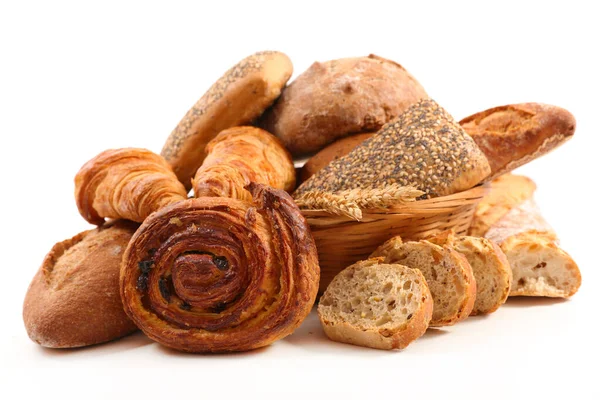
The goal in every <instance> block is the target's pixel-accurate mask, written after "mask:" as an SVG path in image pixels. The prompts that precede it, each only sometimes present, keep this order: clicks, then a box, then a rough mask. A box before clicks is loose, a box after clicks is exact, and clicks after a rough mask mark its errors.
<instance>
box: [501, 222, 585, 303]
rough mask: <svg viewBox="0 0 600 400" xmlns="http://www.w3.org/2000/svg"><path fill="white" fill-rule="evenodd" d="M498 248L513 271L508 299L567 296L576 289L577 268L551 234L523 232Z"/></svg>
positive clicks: (578, 279) (578, 283)
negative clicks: (509, 297) (513, 297)
mask: <svg viewBox="0 0 600 400" xmlns="http://www.w3.org/2000/svg"><path fill="white" fill-rule="evenodd" d="M500 247H501V249H502V251H503V252H504V253H505V254H506V257H507V258H508V262H509V263H510V265H511V267H512V271H513V284H512V287H511V290H510V296H544V297H570V296H572V295H574V294H575V293H576V292H577V290H579V286H581V273H580V272H579V267H578V266H577V264H576V263H575V261H574V260H573V259H572V258H571V256H570V255H569V254H567V253H566V252H565V251H564V250H562V249H561V248H559V247H558V246H557V244H556V242H555V240H554V238H553V237H552V236H551V235H546V234H544V232H536V231H529V232H523V233H520V234H517V235H515V236H511V237H509V238H508V239H506V240H505V241H504V242H502V244H501V245H500Z"/></svg>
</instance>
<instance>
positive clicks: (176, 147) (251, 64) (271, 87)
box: [161, 51, 292, 190]
mask: <svg viewBox="0 0 600 400" xmlns="http://www.w3.org/2000/svg"><path fill="white" fill-rule="evenodd" d="M291 75H292V62H291V61H290V59H289V58H288V57H287V56H286V55H285V54H283V53H280V52H277V51H262V52H258V53H255V54H252V55H251V56H249V57H246V58H244V59H243V60H242V61H240V62H239V63H237V64H236V65H234V66H233V67H232V68H231V69H230V70H228V71H227V72H225V74H224V75H223V76H222V77H221V78H219V80H218V81H216V82H215V83H214V84H213V85H212V86H211V87H210V89H208V91H207V92H206V93H205V94H204V95H203V96H202V97H201V98H200V100H198V101H197V102H196V104H194V106H193V107H192V108H191V109H190V110H189V111H188V112H187V113H186V114H185V116H184V117H183V119H182V120H181V122H179V124H178V125H177V126H176V127H175V129H174V130H173V132H172V133H171V135H170V136H169V138H168V139H167V141H166V143H165V145H164V147H163V149H162V152H161V155H162V156H163V157H164V158H165V159H166V160H167V161H168V162H169V163H170V164H171V166H172V167H173V170H174V171H175V174H176V175H177V177H178V178H179V180H180V181H181V183H183V184H184V185H185V187H186V189H188V190H189V189H190V188H191V187H192V182H191V179H192V177H193V176H194V174H195V173H196V170H197V169H198V167H200V165H201V164H202V161H203V160H204V158H205V157H206V154H205V151H204V149H205V147H206V144H207V143H208V142H210V141H211V140H212V139H213V138H214V137H215V136H217V134H218V133H219V132H221V131H222V130H224V129H227V128H231V127H234V126H239V125H246V124H248V123H250V122H251V121H253V120H254V119H256V118H257V117H258V116H260V115H261V114H262V113H263V111H264V110H265V109H266V108H267V107H269V106H270V105H271V104H272V103H273V101H275V99H276V98H277V97H279V94H280V93H281V89H282V88H283V87H284V86H285V84H286V82H287V81H288V79H289V78H290V76H291Z"/></svg>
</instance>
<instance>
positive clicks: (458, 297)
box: [371, 236, 477, 326]
mask: <svg viewBox="0 0 600 400" xmlns="http://www.w3.org/2000/svg"><path fill="white" fill-rule="evenodd" d="M371 257H384V262H386V263H390V264H402V265H406V266H407V267H410V268H416V269H418V270H420V271H421V272H422V273H423V275H424V276H425V279H426V280H427V285H428V286H429V290H430V291H431V295H432V297H433V316H432V319H431V323H430V325H431V326H445V325H453V324H455V323H456V322H458V321H461V320H463V319H465V318H467V317H468V316H469V314H471V311H472V310H473V304H474V303H475V294H476V290H477V285H476V283H475V278H474V277H473V271H472V270H471V266H470V265H469V262H468V261H467V259H466V258H465V256H463V255H462V254H460V253H458V252H457V251H454V250H453V249H452V247H451V246H438V245H436V244H433V243H430V242H428V241H424V240H422V241H420V242H406V243H403V242H402V239H400V237H399V236H396V237H393V238H391V239H390V240H388V241H387V242H385V243H384V244H383V245H381V246H380V247H379V248H378V249H377V250H375V252H374V253H373V254H371Z"/></svg>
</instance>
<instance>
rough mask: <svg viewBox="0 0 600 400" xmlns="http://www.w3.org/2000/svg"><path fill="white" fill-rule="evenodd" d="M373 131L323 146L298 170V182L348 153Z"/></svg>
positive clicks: (371, 134)
mask: <svg viewBox="0 0 600 400" xmlns="http://www.w3.org/2000/svg"><path fill="white" fill-rule="evenodd" d="M374 134H375V133H359V134H357V135H352V136H348V137H345V138H342V139H339V140H336V141H335V142H333V143H331V144H330V145H329V146H327V147H325V148H324V149H323V150H321V151H319V152H318V153H317V154H315V155H314V156H312V157H311V158H310V159H309V160H308V161H307V162H306V164H304V166H303V167H302V170H301V171H300V182H299V183H302V182H304V181H305V180H307V179H308V178H310V177H311V176H313V175H314V174H316V173H317V172H319V171H320V170H321V169H323V168H324V167H325V166H326V165H327V164H329V163H330V162H332V161H333V160H337V159H338V158H340V157H343V156H345V155H346V154H348V153H350V152H351V151H352V150H353V149H354V148H355V147H356V146H358V145H359V144H361V143H362V142H364V141H365V140H367V139H368V138H370V137H371V136H373V135H374Z"/></svg>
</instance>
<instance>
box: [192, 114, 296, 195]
mask: <svg viewBox="0 0 600 400" xmlns="http://www.w3.org/2000/svg"><path fill="white" fill-rule="evenodd" d="M206 151H207V156H206V158H205V160H204V162H203V163H202V166H201V167H200V168H199V169H198V171H197V172H196V176H195V177H194V179H192V184H193V187H194V196H195V197H203V196H207V197H232V198H236V199H240V200H247V201H250V200H252V197H251V195H250V193H249V192H248V191H247V190H246V189H244V187H245V186H246V185H247V184H248V183H250V182H255V183H261V184H265V185H269V186H271V187H272V188H275V189H284V190H286V191H288V192H290V191H292V190H294V187H295V185H296V171H295V169H294V163H293V162H292V157H291V156H290V153H289V152H288V151H287V150H286V149H285V147H283V145H282V144H281V142H280V141H279V139H277V138H276V137H275V136H273V135H271V134H270V133H269V132H267V131H264V130H262V129H260V128H255V127H252V126H240V127H236V128H231V129H226V130H224V131H222V132H221V133H219V134H218V135H217V136H216V137H215V138H214V139H213V140H211V141H210V142H209V143H208V145H207V147H206Z"/></svg>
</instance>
